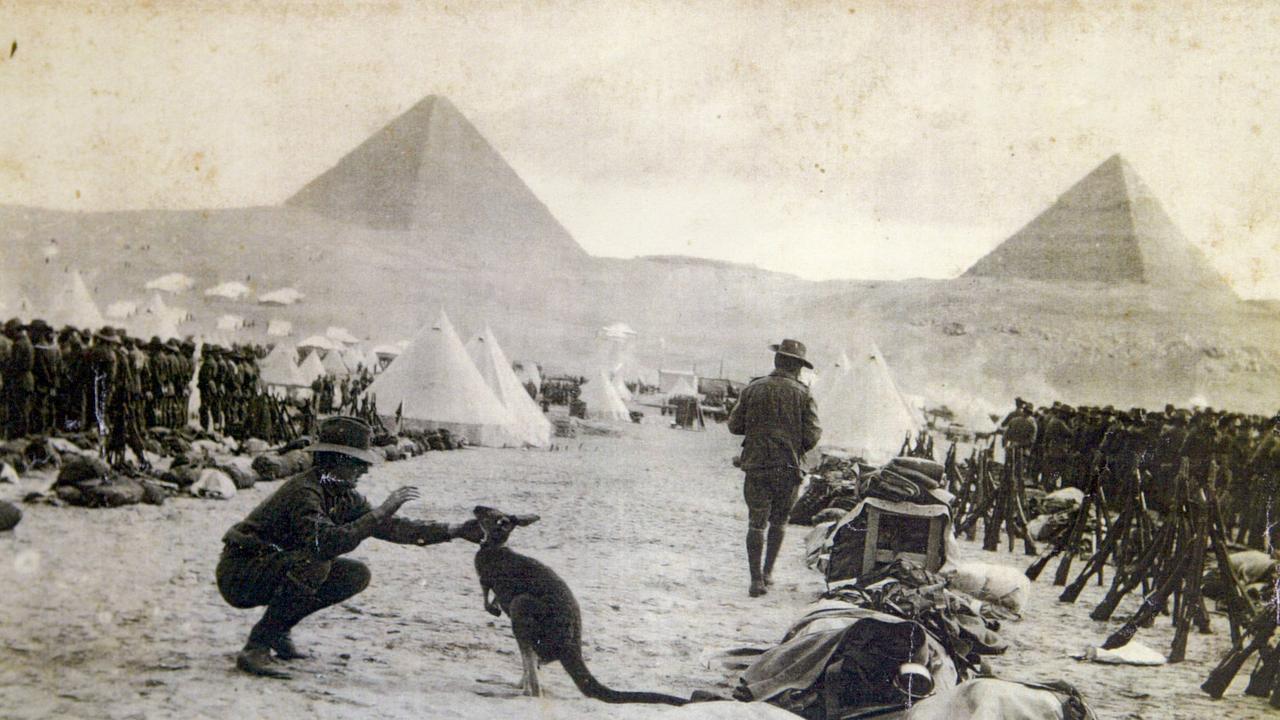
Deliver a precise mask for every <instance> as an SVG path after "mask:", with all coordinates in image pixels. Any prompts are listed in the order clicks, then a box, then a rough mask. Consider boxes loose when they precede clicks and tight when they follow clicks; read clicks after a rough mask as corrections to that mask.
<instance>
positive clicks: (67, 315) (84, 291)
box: [45, 270, 104, 330]
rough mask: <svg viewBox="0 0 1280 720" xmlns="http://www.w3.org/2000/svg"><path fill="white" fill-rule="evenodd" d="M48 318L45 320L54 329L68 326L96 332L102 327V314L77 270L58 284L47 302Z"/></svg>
mask: <svg viewBox="0 0 1280 720" xmlns="http://www.w3.org/2000/svg"><path fill="white" fill-rule="evenodd" d="M48 308H49V309H48V316H47V317H46V318H45V319H46V320H47V321H48V322H49V324H51V325H53V326H54V327H59V326H62V325H70V326H72V327H76V328H85V329H90V330H96V329H98V328H100V327H102V326H103V324H104V321H103V319H102V313H100V312H98V306H97V305H95V304H94V302H93V297H92V296H91V295H89V288H87V287H85V284H84V278H82V277H80V273H79V271H77V270H72V271H71V273H70V274H69V275H68V276H67V277H66V278H65V279H64V280H63V281H62V282H60V283H58V289H57V290H56V291H55V292H54V293H53V296H52V297H51V298H50V300H49V305H48Z"/></svg>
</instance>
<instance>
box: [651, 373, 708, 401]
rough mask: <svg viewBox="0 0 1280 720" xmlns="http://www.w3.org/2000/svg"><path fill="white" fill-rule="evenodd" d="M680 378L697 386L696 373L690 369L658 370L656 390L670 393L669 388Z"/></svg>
mask: <svg viewBox="0 0 1280 720" xmlns="http://www.w3.org/2000/svg"><path fill="white" fill-rule="evenodd" d="M682 379H685V380H688V382H689V384H690V385H692V386H693V387H695V388H696V387H698V374H697V373H695V372H693V371H692V370H659V371H658V391H659V392H663V393H666V394H668V395H670V394H671V389H672V388H674V387H675V386H676V383H678V382H680V380H682Z"/></svg>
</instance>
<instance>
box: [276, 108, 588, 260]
mask: <svg viewBox="0 0 1280 720" xmlns="http://www.w3.org/2000/svg"><path fill="white" fill-rule="evenodd" d="M285 203H286V204H287V205H289V206H292V207H297V208H304V209H306V210H310V211H312V212H315V213H318V214H320V215H324V216H326V217H329V218H333V219H336V220H340V221H342V222H345V223H350V224H354V225H362V226H365V227H369V228H374V229H379V230H401V231H409V232H410V233H412V234H415V235H422V236H424V237H428V238H430V239H431V240H433V241H434V242H436V243H438V246H440V247H445V248H449V247H453V248H457V249H459V250H462V251H464V252H468V253H480V254H483V250H484V249H486V248H487V249H489V250H491V251H494V252H496V253H497V255H498V256H503V257H508V258H510V257H512V255H511V253H533V254H538V255H546V254H547V253H551V254H554V255H557V256H560V257H570V258H581V257H585V256H586V254H585V253H584V252H583V250H582V248H581V247H580V246H579V245H578V244H577V243H576V242H575V241H574V240H573V238H572V237H571V236H570V235H569V233H568V232H567V231H566V230H565V229H564V227H562V226H561V225H560V223H559V222H558V221H557V220H556V219H555V218H554V217H553V216H552V215H551V212H550V211H549V210H548V209H547V206H546V205H544V204H543V203H542V201H541V200H539V199H538V198H537V197H536V196H535V195H534V194H533V191H531V190H530V189H529V187H528V186H527V185H525V184H524V181H522V180H521V179H520V177H519V176H518V175H516V172H515V171H514V170H512V169H511V166H510V165H508V164H507V162H506V160H504V159H503V158H502V156H501V155H499V154H498V152H497V151H496V150H494V149H493V147H492V146H491V145H490V144H489V142H488V141H487V140H485V139H484V137H483V136H481V135H480V133H479V132H478V131H476V129H475V127H474V126H472V124H471V123H470V122H469V121H468V120H467V119H466V118H465V117H463V115H462V113H460V112H458V110H457V108H455V107H454V106H453V104H452V103H450V102H449V101H448V100H447V99H445V98H443V97H439V96H436V95H429V96H427V97H426V98H424V99H423V100H421V101H419V102H418V103H417V104H416V105H414V106H413V107H411V108H409V109H408V110H407V111H405V112H404V113H403V114H402V115H400V116H399V117H397V118H396V119H394V120H392V121H391V122H390V123H389V124H388V125H387V126H386V127H384V128H382V129H381V130H379V131H378V132H377V133H375V134H374V135H372V136H371V137H369V138H368V139H367V140H365V141H364V142H363V143H361V144H360V145H359V146H358V147H356V148H355V149H354V150H352V151H351V152H349V153H347V154H346V155H345V156H344V157H343V158H342V159H341V160H339V161H338V164H337V165H334V166H333V167H332V168H330V169H329V170H327V171H326V172H324V173H322V174H321V175H319V176H318V177H316V178H315V179H313V180H312V181H311V182H309V183H307V185H306V186H305V187H303V188H302V189H301V190H299V191H298V192H297V193H296V194H294V195H293V197H290V198H289V199H288V200H286V201H285ZM517 257H518V255H517Z"/></svg>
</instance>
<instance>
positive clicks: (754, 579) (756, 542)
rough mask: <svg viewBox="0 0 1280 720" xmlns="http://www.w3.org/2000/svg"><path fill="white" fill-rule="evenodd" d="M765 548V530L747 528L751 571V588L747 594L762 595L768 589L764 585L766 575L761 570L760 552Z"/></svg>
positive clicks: (748, 561)
mask: <svg viewBox="0 0 1280 720" xmlns="http://www.w3.org/2000/svg"><path fill="white" fill-rule="evenodd" d="M763 550H764V530H763V529H759V528H750V529H748V530H747V564H748V566H749V568H748V569H749V570H750V573H751V588H750V589H749V590H748V591H747V594H748V595H750V596H751V597H760V596H761V595H764V594H765V593H766V592H768V590H767V589H766V588H765V585H764V576H763V574H762V573H761V571H760V554H761V552H762V551H763Z"/></svg>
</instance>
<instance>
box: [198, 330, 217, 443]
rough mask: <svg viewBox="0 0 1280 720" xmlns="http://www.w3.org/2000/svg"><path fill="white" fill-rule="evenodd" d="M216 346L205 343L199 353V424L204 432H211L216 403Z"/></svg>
mask: <svg viewBox="0 0 1280 720" xmlns="http://www.w3.org/2000/svg"><path fill="white" fill-rule="evenodd" d="M217 354H218V348H217V347H216V346H214V345H205V346H204V348H203V349H202V350H201V353H200V378H199V382H198V387H199V389H200V425H201V426H202V427H203V428H204V429H205V431H206V432H213V431H214V428H215V425H214V423H215V418H216V413H217V405H218V397H217V396H218V391H217V390H216V388H217V386H218V377H217V375H218V361H217Z"/></svg>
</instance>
